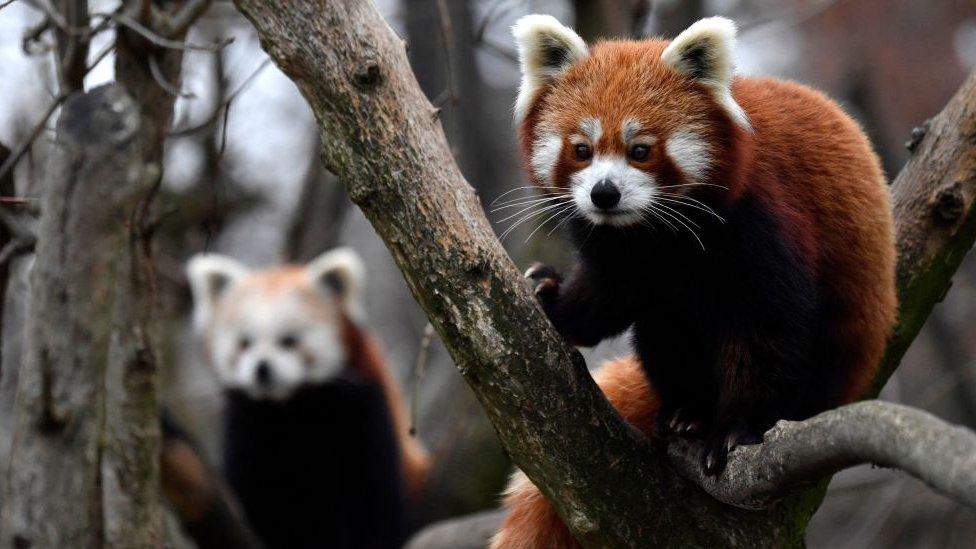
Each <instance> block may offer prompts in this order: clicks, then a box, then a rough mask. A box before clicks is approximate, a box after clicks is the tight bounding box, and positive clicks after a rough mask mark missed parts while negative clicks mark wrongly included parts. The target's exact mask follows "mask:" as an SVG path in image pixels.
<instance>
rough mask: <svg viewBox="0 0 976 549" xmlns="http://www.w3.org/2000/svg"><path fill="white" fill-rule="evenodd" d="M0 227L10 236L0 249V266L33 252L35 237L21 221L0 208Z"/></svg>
mask: <svg viewBox="0 0 976 549" xmlns="http://www.w3.org/2000/svg"><path fill="white" fill-rule="evenodd" d="M0 226H2V227H3V228H4V229H6V230H7V232H8V233H9V234H10V241H9V242H7V243H6V244H5V245H4V246H3V248H2V249H0V265H6V264H7V262H8V261H10V260H11V259H13V258H15V257H17V256H19V255H23V254H25V253H29V252H31V251H33V249H34V245H35V244H36V243H37V235H35V234H34V231H32V230H31V229H30V228H29V227H28V226H27V224H26V223H24V222H23V220H22V219H20V218H19V217H18V216H16V215H14V214H12V213H10V211H9V210H7V209H6V208H0Z"/></svg>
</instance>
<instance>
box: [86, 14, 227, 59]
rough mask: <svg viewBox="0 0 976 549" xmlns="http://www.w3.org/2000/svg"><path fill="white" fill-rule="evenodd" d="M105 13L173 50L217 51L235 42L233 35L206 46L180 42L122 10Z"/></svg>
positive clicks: (147, 38) (162, 46) (159, 44)
mask: <svg viewBox="0 0 976 549" xmlns="http://www.w3.org/2000/svg"><path fill="white" fill-rule="evenodd" d="M98 15H103V14H98ZM104 15H107V16H108V17H109V18H111V19H112V20H113V21H115V22H116V23H118V24H120V25H122V26H124V27H126V28H128V29H131V30H133V31H135V32H136V33H138V34H139V35H140V36H142V37H143V38H145V39H146V40H148V41H149V42H151V43H152V44H155V45H156V46H159V47H161V48H169V49H172V50H192V51H208V52H217V51H220V50H222V49H224V48H225V47H227V46H228V45H230V44H231V43H233V42H234V37H233V36H232V37H230V38H225V39H224V40H221V41H218V42H217V43H215V44H214V45H211V46H204V45H201V44H193V43H190V42H180V41H178V40H171V39H169V38H164V37H162V36H160V35H159V34H157V33H155V32H153V31H152V30H150V29H148V28H146V27H145V26H144V25H143V24H142V23H140V22H138V21H136V20H135V19H133V18H131V17H129V16H128V15H126V14H124V13H122V12H113V13H109V14H104Z"/></svg>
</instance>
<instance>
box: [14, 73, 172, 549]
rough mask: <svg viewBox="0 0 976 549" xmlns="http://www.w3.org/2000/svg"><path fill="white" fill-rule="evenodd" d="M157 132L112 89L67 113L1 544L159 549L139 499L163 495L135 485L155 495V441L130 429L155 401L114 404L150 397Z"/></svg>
mask: <svg viewBox="0 0 976 549" xmlns="http://www.w3.org/2000/svg"><path fill="white" fill-rule="evenodd" d="M151 131H152V127H151V126H150V125H149V124H148V123H147V121H146V120H145V119H144V118H143V117H142V116H141V115H140V113H139V109H138V105H137V104H136V103H135V102H134V101H133V100H132V99H131V98H130V97H129V96H128V95H126V94H125V92H123V91H122V90H121V89H120V88H119V87H117V86H112V85H109V86H103V87H100V88H98V89H96V90H93V91H91V92H89V93H80V92H79V93H76V94H74V95H72V96H71V97H70V98H69V99H68V101H67V102H66V103H65V105H64V108H63V111H62V115H61V118H60V120H59V122H58V130H57V146H56V147H55V148H54V151H53V156H52V158H51V160H50V163H49V167H48V170H47V175H46V180H45V184H44V187H43V190H42V195H41V218H40V222H39V230H38V233H39V235H38V236H39V238H38V244H37V255H36V258H35V262H34V267H33V271H32V273H31V288H32V289H31V298H30V303H29V309H28V315H27V327H26V337H27V352H26V358H25V361H24V364H23V366H22V367H21V370H20V381H19V385H18V393H17V404H16V409H15V413H16V419H15V424H14V425H15V426H14V443H13V448H12V451H11V459H10V470H9V472H8V476H7V479H6V480H7V482H5V486H4V489H5V491H6V497H5V498H4V503H5V504H4V508H3V510H2V511H3V514H2V520H0V545H2V546H5V547H25V546H34V547H78V546H90V547H95V546H102V545H104V544H116V545H117V544H123V545H129V544H134V545H140V546H157V545H160V544H161V543H162V541H163V540H162V539H161V533H162V524H161V516H160V514H159V510H158V506H157V504H156V502H155V501H145V499H144V498H146V497H150V496H148V495H147V494H151V493H158V488H157V489H156V490H157V492H146V491H143V490H138V489H133V487H132V486H131V483H135V484H137V485H145V484H154V485H156V486H157V487H158V484H159V473H158V466H157V465H156V463H157V459H156V453H157V451H158V440H157V438H158V430H153V429H149V430H148V431H143V430H141V429H136V430H134V431H126V430H125V429H124V428H122V427H121V426H122V424H123V423H125V422H130V421H133V416H144V415H146V414H147V413H150V412H151V413H152V414H153V415H155V409H156V402H155V400H154V399H150V400H148V401H145V400H137V401H126V400H124V399H120V398H119V397H118V396H116V395H123V394H128V393H129V392H131V391H136V392H137V393H139V394H140V395H143V394H147V395H150V396H154V395H155V391H154V387H153V384H154V369H155V360H154V356H155V353H154V350H153V346H152V343H151V338H150V333H149V330H148V328H147V326H148V325H149V313H150V311H149V307H148V304H149V299H148V298H149V296H148V293H147V290H148V287H149V286H148V284H147V283H146V277H147V266H148V260H147V257H146V254H145V249H144V248H143V245H142V241H141V239H140V235H139V234H138V227H139V220H140V215H141V212H142V211H143V208H144V206H145V204H146V201H147V200H148V199H149V197H150V196H151V192H152V189H153V188H154V186H155V184H156V181H157V180H158V178H159V167H158V166H157V165H155V164H151V163H146V162H145V161H144V158H145V156H146V147H147V146H148V144H149V143H151V137H150V135H149V134H150V132H151ZM139 425H145V424H143V423H140V424H139ZM134 500H139V501H134ZM123 507H125V508H132V509H134V510H135V511H134V512H132V513H125V512H120V509H122V508H123ZM130 521H139V522H130Z"/></svg>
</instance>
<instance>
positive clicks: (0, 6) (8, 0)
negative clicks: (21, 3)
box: [0, 0, 17, 10]
mask: <svg viewBox="0 0 976 549" xmlns="http://www.w3.org/2000/svg"><path fill="white" fill-rule="evenodd" d="M16 1H17V0H6V1H5V2H0V10H2V9H3V8H5V7H7V6H9V5H10V4H13V3H14V2H16Z"/></svg>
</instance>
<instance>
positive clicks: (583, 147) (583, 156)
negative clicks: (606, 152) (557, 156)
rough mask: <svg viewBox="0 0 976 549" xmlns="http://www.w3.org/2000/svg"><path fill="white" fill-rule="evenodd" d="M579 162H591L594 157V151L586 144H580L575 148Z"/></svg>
mask: <svg viewBox="0 0 976 549" xmlns="http://www.w3.org/2000/svg"><path fill="white" fill-rule="evenodd" d="M574 150H575V151H576V159H577V160H589V159H590V158H591V157H592V156H593V149H591V148H590V146H589V145H587V144H585V143H580V144H579V145H576V147H575V148H574Z"/></svg>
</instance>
